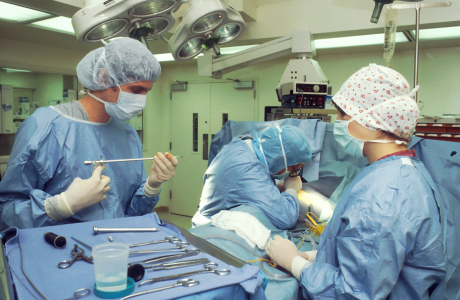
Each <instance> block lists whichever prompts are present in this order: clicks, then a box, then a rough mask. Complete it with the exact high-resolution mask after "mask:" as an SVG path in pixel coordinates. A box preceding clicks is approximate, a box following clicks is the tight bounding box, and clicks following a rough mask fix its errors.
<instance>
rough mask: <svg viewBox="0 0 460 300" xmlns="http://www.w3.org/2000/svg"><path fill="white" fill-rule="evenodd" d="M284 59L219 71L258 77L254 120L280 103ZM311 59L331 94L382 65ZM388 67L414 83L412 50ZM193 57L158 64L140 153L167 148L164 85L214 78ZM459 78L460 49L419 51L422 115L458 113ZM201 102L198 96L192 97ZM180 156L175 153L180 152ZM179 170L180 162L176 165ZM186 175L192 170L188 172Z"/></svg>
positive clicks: (165, 196) (369, 57)
mask: <svg viewBox="0 0 460 300" xmlns="http://www.w3.org/2000/svg"><path fill="white" fill-rule="evenodd" d="M288 59H289V57H284V58H279V59H276V60H272V61H270V62H266V63H262V64H258V65H255V66H252V67H248V68H245V69H241V70H238V71H235V72H232V73H229V74H226V75H224V78H233V79H240V80H252V79H257V80H258V83H259V84H258V87H257V93H258V106H257V107H258V112H257V116H258V121H263V120H264V108H265V106H277V105H279V102H278V100H277V98H276V95H275V88H276V85H277V84H278V81H279V79H280V78H281V75H282V74H283V72H284V69H285V67H286V65H287V62H288ZM315 59H316V60H317V61H318V62H319V64H320V66H321V67H322V69H323V71H324V73H325V74H326V76H327V77H328V79H329V80H330V83H331V85H332V87H333V93H335V92H336V91H337V90H338V89H339V88H340V86H341V84H342V83H343V82H344V81H345V80H346V79H347V78H348V77H349V76H350V75H352V74H353V73H354V72H356V71H357V70H358V69H359V68H361V67H364V66H366V65H368V64H369V63H377V64H382V65H383V64H384V63H385V62H384V60H383V58H382V52H367V53H347V54H321V51H318V55H317V56H316V57H315ZM391 66H392V67H393V68H394V69H395V70H397V71H399V72H400V73H402V75H403V76H404V77H406V79H407V80H408V81H409V83H410V85H411V86H412V85H413V72H414V51H412V50H407V51H396V52H395V55H394V57H393V60H392V61H391ZM197 74H198V71H197V63H196V61H195V60H194V61H192V62H188V63H177V62H167V63H162V75H161V76H160V79H159V80H158V81H157V82H156V83H155V85H154V88H153V91H152V92H151V93H149V96H148V103H147V106H146V110H145V122H144V131H145V135H144V136H145V137H144V139H145V143H144V144H145V151H144V157H151V156H153V155H155V153H156V152H158V151H161V152H165V151H169V142H170V139H171V128H172V126H174V124H171V113H173V112H171V101H170V98H169V97H170V92H169V86H170V84H171V83H174V80H177V81H188V82H190V83H199V82H211V81H213V80H214V79H208V78H202V77H199V76H198V75H197ZM458 82H460V48H458V47H453V48H434V49H421V51H420V62H419V85H420V90H419V94H418V97H419V100H420V101H422V102H423V103H424V108H423V110H422V114H424V115H430V116H432V115H442V114H447V113H457V114H460V104H459V101H458V100H459V98H460V95H459V93H458V89H457V88H456V86H457V85H458ZM196 101H197V102H198V101H200V99H198V98H197V99H196ZM179 154H180V153H179ZM150 167H151V164H150V163H146V171H147V172H149V170H150ZM178 167H179V168H180V163H179V166H178ZM188 171H189V172H190V174H191V176H203V174H196V175H195V174H194V170H188ZM169 189H170V186H169V183H166V184H163V190H162V193H161V198H160V202H159V204H158V205H157V206H168V203H169Z"/></svg>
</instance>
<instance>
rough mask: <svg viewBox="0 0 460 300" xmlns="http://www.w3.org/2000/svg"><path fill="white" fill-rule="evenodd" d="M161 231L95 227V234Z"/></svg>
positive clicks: (154, 229) (155, 230) (156, 229)
mask: <svg viewBox="0 0 460 300" xmlns="http://www.w3.org/2000/svg"><path fill="white" fill-rule="evenodd" d="M157 231H160V229H158V228H154V227H152V228H99V227H97V226H94V227H93V234H94V235H96V234H98V233H111V232H157Z"/></svg>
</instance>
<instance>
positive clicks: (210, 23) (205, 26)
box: [192, 12, 222, 33]
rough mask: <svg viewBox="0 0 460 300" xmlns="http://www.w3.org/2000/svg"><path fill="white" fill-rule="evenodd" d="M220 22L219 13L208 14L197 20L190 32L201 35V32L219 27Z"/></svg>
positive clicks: (220, 15)
mask: <svg viewBox="0 0 460 300" xmlns="http://www.w3.org/2000/svg"><path fill="white" fill-rule="evenodd" d="M220 22H222V14H221V13H219V12H217V13H213V14H209V15H207V16H204V17H203V18H201V19H199V20H198V21H197V22H196V23H195V25H193V27H192V31H193V32H195V33H203V32H206V31H209V30H212V29H213V28H215V27H216V26H217V25H219V24H220Z"/></svg>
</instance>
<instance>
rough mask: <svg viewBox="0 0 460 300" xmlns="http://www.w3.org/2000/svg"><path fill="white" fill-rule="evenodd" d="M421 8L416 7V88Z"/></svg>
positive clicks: (415, 96) (415, 82) (415, 83)
mask: <svg viewBox="0 0 460 300" xmlns="http://www.w3.org/2000/svg"><path fill="white" fill-rule="evenodd" d="M420 9H421V8H420V6H419V5H417V6H416V7H415V62H414V65H415V66H414V88H415V87H416V86H417V84H418V56H419V53H418V40H419V29H420ZM414 99H415V102H417V92H415V95H414Z"/></svg>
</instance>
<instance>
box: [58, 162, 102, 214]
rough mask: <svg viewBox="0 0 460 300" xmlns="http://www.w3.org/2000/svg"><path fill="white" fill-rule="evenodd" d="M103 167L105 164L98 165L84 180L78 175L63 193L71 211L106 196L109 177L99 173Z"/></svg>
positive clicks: (73, 211)
mask: <svg viewBox="0 0 460 300" xmlns="http://www.w3.org/2000/svg"><path fill="white" fill-rule="evenodd" d="M104 169H105V166H98V167H97V168H96V169H95V170H94V171H93V175H91V177H90V178H88V179H86V180H83V179H81V178H79V177H77V178H75V179H74V180H73V181H72V183H71V184H70V186H69V188H68V189H67V190H66V191H65V192H64V193H63V194H64V195H63V196H64V198H65V200H66V202H67V204H68V206H69V207H70V209H71V210H72V213H76V212H77V211H79V210H82V209H83V208H87V207H89V206H91V205H93V204H96V203H99V202H101V201H102V200H104V199H105V198H106V195H105V193H107V191H108V190H109V189H110V187H109V183H110V178H109V177H107V176H105V175H101V172H102V171H103V170H104Z"/></svg>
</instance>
